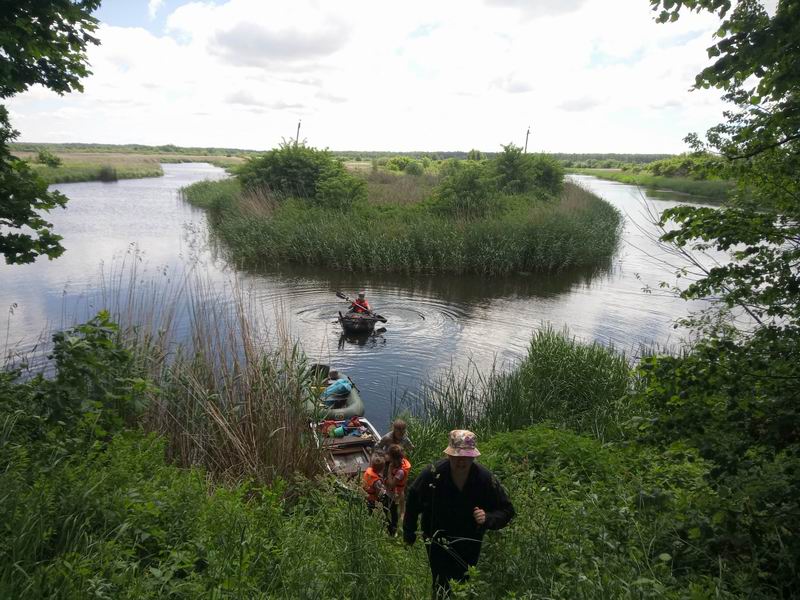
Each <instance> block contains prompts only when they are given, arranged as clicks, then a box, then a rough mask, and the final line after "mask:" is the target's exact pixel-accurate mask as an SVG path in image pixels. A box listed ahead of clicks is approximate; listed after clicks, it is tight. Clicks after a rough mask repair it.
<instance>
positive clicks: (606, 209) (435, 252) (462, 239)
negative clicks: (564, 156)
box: [185, 163, 620, 274]
mask: <svg viewBox="0 0 800 600" xmlns="http://www.w3.org/2000/svg"><path fill="white" fill-rule="evenodd" d="M473 164H477V163H473ZM395 177H407V176H406V175H397V176H395ZM215 186H219V190H220V191H221V194H220V199H219V201H218V202H216V203H215V205H214V208H213V209H212V212H211V214H210V221H211V224H212V227H213V229H214V231H215V232H216V233H217V234H218V235H219V236H220V238H221V239H222V240H223V241H225V242H226V246H227V247H228V248H229V249H230V251H231V253H232V255H233V257H234V258H235V259H236V260H238V261H242V262H244V263H249V264H272V265H274V264H279V263H281V262H291V263H299V264H311V265H314V264H317V265H325V266H326V268H334V269H346V270H372V271H374V270H381V271H400V272H442V271H446V272H455V273H464V272H477V273H486V274H499V273H509V272H515V271H531V270H539V271H554V270H559V269H564V268H570V267H575V266H588V265H597V264H598V263H601V264H602V261H603V260H604V258H605V257H607V256H610V254H611V253H613V252H614V249H615V248H616V244H617V240H618V231H619V229H618V228H619V225H620V216H619V213H618V212H617V211H616V210H615V209H614V208H613V207H611V206H610V205H608V204H606V203H604V202H602V201H600V200H599V199H598V198H596V197H594V196H592V195H591V194H589V193H587V192H585V191H583V190H580V189H579V188H577V187H575V186H569V187H568V188H566V189H565V195H564V197H563V199H562V202H563V205H562V204H557V203H552V202H535V201H533V200H531V199H529V198H507V199H506V202H505V206H504V212H502V214H501V213H500V212H497V213H495V214H494V215H489V216H487V218H486V219H484V220H476V219H467V220H465V221H463V220H460V219H457V218H453V217H452V216H450V215H447V214H443V213H442V212H439V210H440V209H439V208H437V205H436V203H430V204H428V203H420V204H410V205H387V206H382V205H381V206H373V205H361V206H358V207H354V209H353V210H352V211H350V212H348V213H347V214H343V212H342V211H341V210H333V209H329V208H325V207H323V206H316V205H314V204H312V203H309V202H307V201H302V200H297V199H295V200H291V199H290V200H286V201H284V202H283V203H282V204H280V205H279V206H277V207H275V209H274V210H272V209H270V210H269V211H257V212H254V211H253V210H251V208H250V206H249V205H247V204H246V203H245V202H244V197H243V196H239V195H238V194H236V191H235V189H233V188H230V187H228V185H227V184H225V183H214V184H209V188H213V187H215ZM223 189H224V190H226V191H222V190H223ZM195 190H196V188H195V187H194V186H193V187H191V188H188V189H186V190H185V194H186V196H187V198H189V200H190V201H192V200H191V199H192V197H193V195H194V193H195ZM197 191H198V192H199V188H197ZM207 193H208V192H204V194H207ZM198 195H199V194H198ZM454 198H456V200H457V199H458V197H456V196H454ZM364 232H369V235H365V234H364Z"/></svg>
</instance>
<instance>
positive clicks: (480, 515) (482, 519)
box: [472, 506, 486, 525]
mask: <svg viewBox="0 0 800 600" xmlns="http://www.w3.org/2000/svg"><path fill="white" fill-rule="evenodd" d="M472 517H473V518H474V519H475V522H476V523H477V524H478V525H483V524H484V523H486V513H485V512H484V510H483V509H482V508H478V507H477V506H476V507H475V508H474V509H473V511H472Z"/></svg>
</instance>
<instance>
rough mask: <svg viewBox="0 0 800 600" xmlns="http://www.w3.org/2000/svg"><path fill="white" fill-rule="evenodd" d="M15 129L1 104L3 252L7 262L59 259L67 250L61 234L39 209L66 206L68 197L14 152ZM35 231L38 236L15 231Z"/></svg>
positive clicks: (0, 223) (0, 241) (0, 225)
mask: <svg viewBox="0 0 800 600" xmlns="http://www.w3.org/2000/svg"><path fill="white" fill-rule="evenodd" d="M18 135H19V133H18V132H17V131H14V130H13V129H11V125H10V123H9V122H8V111H7V110H6V108H5V106H0V228H8V230H9V231H8V232H7V233H6V232H3V233H0V254H2V255H3V256H4V257H5V260H6V263H8V264H15V263H29V262H33V261H34V260H36V257H37V256H40V255H46V256H47V257H48V258H51V259H52V258H56V257H58V256H61V254H62V253H63V252H64V248H63V246H61V244H60V241H61V236H59V235H56V234H54V233H52V232H51V231H50V227H52V224H51V223H49V222H48V221H46V220H45V219H43V218H42V217H41V215H40V214H39V211H50V210H52V209H53V208H56V207H60V208H63V207H64V205H65V204H66V203H67V198H66V196H64V195H63V194H61V193H59V192H49V191H48V190H47V184H46V183H45V182H44V181H43V180H42V179H41V178H39V177H38V176H37V175H36V173H35V172H34V171H32V170H31V168H30V166H29V165H28V164H27V163H26V162H25V161H23V160H20V159H18V158H16V157H14V156H12V155H11V153H10V152H9V148H8V142H9V141H10V140H13V139H16V137H17V136H18ZM25 228H30V229H32V230H33V232H34V234H35V235H30V234H28V233H19V232H17V231H15V230H22V231H25Z"/></svg>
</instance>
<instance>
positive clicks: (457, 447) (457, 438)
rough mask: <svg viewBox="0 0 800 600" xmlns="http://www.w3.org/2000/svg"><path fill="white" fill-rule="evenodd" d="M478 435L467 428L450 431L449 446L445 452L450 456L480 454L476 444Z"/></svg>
mask: <svg viewBox="0 0 800 600" xmlns="http://www.w3.org/2000/svg"><path fill="white" fill-rule="evenodd" d="M476 443H477V437H476V436H475V434H474V433H472V432H471V431H468V430H466V429H454V430H453V431H451V432H450V438H449V440H448V444H447V448H445V449H444V453H445V454H447V455H449V456H480V455H481V453H480V452H479V451H478V448H477V446H476Z"/></svg>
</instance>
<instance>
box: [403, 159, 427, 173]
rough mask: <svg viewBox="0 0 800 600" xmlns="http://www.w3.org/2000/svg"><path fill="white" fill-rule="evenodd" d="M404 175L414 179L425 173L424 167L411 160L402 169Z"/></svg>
mask: <svg viewBox="0 0 800 600" xmlns="http://www.w3.org/2000/svg"><path fill="white" fill-rule="evenodd" d="M404 170H405V173H406V175H412V176H414V177H419V176H420V175H422V174H423V173H424V172H425V167H423V166H422V163H421V162H419V161H416V160H412V161H411V162H409V163H408V164H407V165H406V168H405V169H404Z"/></svg>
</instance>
